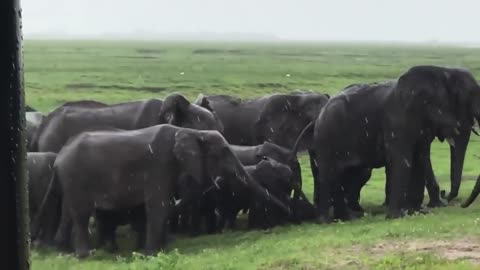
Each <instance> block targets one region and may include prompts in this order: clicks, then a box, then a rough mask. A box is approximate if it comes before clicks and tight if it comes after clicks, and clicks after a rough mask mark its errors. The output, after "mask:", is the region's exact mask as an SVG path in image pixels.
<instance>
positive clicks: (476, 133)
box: [472, 128, 480, 136]
mask: <svg viewBox="0 0 480 270" xmlns="http://www.w3.org/2000/svg"><path fill="white" fill-rule="evenodd" d="M472 132H473V133H474V134H475V135H477V136H480V134H478V132H477V131H476V130H475V129H474V128H472Z"/></svg>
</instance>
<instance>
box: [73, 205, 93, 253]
mask: <svg viewBox="0 0 480 270" xmlns="http://www.w3.org/2000/svg"><path fill="white" fill-rule="evenodd" d="M74 205H75V206H77V205H79V204H74ZM92 212H93V207H90V206H89V205H88V203H87V204H83V205H81V206H78V207H72V210H71V215H72V219H73V230H74V232H75V233H74V236H75V243H74V244H75V253H76V254H77V256H78V257H79V258H85V257H87V256H88V255H90V245H89V233H88V222H89V219H90V215H91V213H92Z"/></svg>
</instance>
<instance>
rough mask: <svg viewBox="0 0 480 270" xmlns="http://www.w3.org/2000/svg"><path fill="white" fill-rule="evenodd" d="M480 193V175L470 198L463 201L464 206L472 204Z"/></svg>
mask: <svg viewBox="0 0 480 270" xmlns="http://www.w3.org/2000/svg"><path fill="white" fill-rule="evenodd" d="M479 193H480V175H479V176H478V178H477V182H476V183H475V187H473V190H472V193H471V194H470V196H469V197H468V199H467V200H466V201H465V202H464V203H462V208H467V207H468V206H470V204H472V203H473V202H474V201H475V199H476V198H477V196H478V194H479Z"/></svg>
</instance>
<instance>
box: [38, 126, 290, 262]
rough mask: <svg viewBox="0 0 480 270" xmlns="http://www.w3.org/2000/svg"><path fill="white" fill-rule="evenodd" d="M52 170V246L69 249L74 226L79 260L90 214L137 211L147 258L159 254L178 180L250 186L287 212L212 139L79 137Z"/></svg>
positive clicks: (149, 131) (173, 132)
mask: <svg viewBox="0 0 480 270" xmlns="http://www.w3.org/2000/svg"><path fill="white" fill-rule="evenodd" d="M54 170H55V178H54V179H56V180H55V182H58V183H59V184H60V186H61V188H62V194H63V200H62V215H61V220H60V225H59V228H58V231H57V234H56V239H55V240H56V242H57V245H59V246H60V247H62V246H65V245H66V244H68V243H69V242H70V240H69V236H70V234H71V231H72V225H73V231H74V232H75V240H74V247H75V252H76V254H77V255H78V256H79V257H85V256H88V255H89V241H88V239H89V235H88V220H89V218H90V216H91V215H92V214H93V211H94V210H95V209H100V210H113V211H115V210H121V209H128V208H133V207H135V206H138V205H141V204H145V212H146V219H147V222H146V244H145V249H146V253H148V254H152V253H153V252H155V251H158V250H161V249H165V248H166V244H167V243H166V232H167V230H166V225H167V220H168V217H169V214H170V212H171V209H172V205H171V202H172V198H173V195H174V186H175V183H176V181H178V179H179V178H180V177H188V178H192V179H194V182H196V183H198V184H199V185H203V184H204V182H209V181H210V183H212V182H211V180H212V179H216V178H217V177H222V178H224V179H234V180H235V181H234V180H232V181H231V182H230V183H229V184H230V185H232V186H248V187H249V188H251V190H252V191H253V192H255V193H256V194H257V195H258V196H259V197H261V198H263V200H265V201H268V202H269V203H271V204H273V205H276V206H277V207H279V208H281V209H283V211H285V212H287V213H289V212H290V209H288V207H287V206H285V205H284V204H283V203H281V202H280V201H279V199H277V198H275V197H274V196H272V195H270V194H268V192H267V191H266V190H265V189H264V188H262V187H261V186H260V185H258V184H257V183H256V182H255V181H254V180H252V178H251V176H250V175H249V174H248V173H247V172H245V170H244V169H243V166H242V164H241V163H240V161H239V160H238V159H237V158H236V156H235V155H234V154H233V153H232V151H231V150H230V148H229V145H228V143H227V142H226V140H225V139H224V138H223V136H222V135H221V134H220V133H219V132H218V131H199V130H193V129H188V128H180V127H176V126H172V125H157V126H152V127H149V128H145V129H140V130H133V131H96V132H95V131H93V132H83V133H81V134H80V135H78V136H76V137H75V138H73V139H72V140H70V142H69V143H68V144H67V145H65V146H64V147H63V148H62V150H61V151H60V152H59V153H58V156H57V159H56V161H55V165H54ZM207 184H208V183H207ZM48 195H49V194H48V193H47V197H48Z"/></svg>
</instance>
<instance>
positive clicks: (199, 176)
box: [173, 129, 206, 185]
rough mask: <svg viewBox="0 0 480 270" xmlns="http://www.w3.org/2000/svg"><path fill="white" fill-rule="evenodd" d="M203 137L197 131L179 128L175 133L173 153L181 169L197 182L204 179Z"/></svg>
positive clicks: (200, 182)
mask: <svg viewBox="0 0 480 270" xmlns="http://www.w3.org/2000/svg"><path fill="white" fill-rule="evenodd" d="M204 140H205V139H204V138H203V137H202V136H201V135H199V134H198V133H195V132H192V131H190V130H185V129H181V130H179V131H177V132H176V133H175V145H174V146H173V154H174V156H175V158H176V159H177V161H178V164H179V167H180V168H181V170H182V171H184V172H185V173H187V174H188V175H189V176H191V177H192V178H193V179H195V180H196V181H197V183H198V184H200V185H201V184H202V182H203V180H205V178H204V177H205V173H206V172H205V171H204V153H203V148H204V147H203V143H204Z"/></svg>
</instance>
